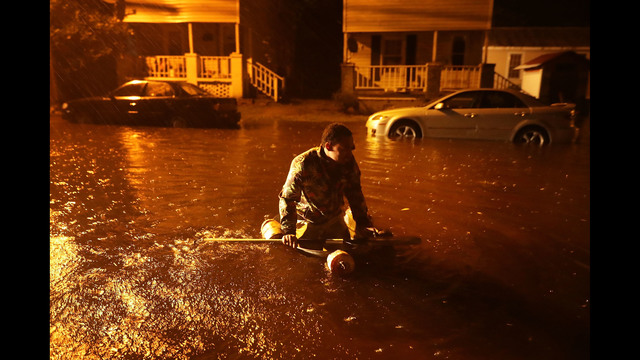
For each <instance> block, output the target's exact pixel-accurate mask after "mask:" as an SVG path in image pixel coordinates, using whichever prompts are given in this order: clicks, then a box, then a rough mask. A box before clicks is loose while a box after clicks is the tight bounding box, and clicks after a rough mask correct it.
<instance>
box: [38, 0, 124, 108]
mask: <svg viewBox="0 0 640 360" xmlns="http://www.w3.org/2000/svg"><path fill="white" fill-rule="evenodd" d="M49 5H50V8H49V11H50V12H49V16H50V19H49V41H50V43H49V46H50V51H49V55H50V59H49V61H50V71H51V72H52V73H51V81H52V82H53V83H52V84H51V89H52V91H57V92H58V93H57V94H52V96H51V97H52V99H51V101H59V100H62V99H65V98H69V97H78V96H87V95H94V94H96V93H103V92H104V91H105V89H108V88H110V87H112V86H113V83H114V82H115V65H114V64H115V58H114V56H116V55H118V54H120V53H122V52H123V51H124V50H125V49H126V46H127V43H128V41H129V37H130V35H131V34H130V30H129V29H128V27H127V25H126V24H124V23H122V22H121V21H118V20H117V19H116V16H115V11H114V10H115V9H114V5H113V4H107V3H105V2H104V1H102V0H50V3H49ZM110 68H112V69H110ZM109 73H111V75H110V74H109ZM52 105H53V104H52Z"/></svg>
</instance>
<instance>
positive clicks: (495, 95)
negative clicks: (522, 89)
mask: <svg viewBox="0 0 640 360" xmlns="http://www.w3.org/2000/svg"><path fill="white" fill-rule="evenodd" d="M480 107H481V108H485V109H487V108H494V109H495V108H521V107H525V106H524V104H523V103H522V101H520V99H518V98H517V97H515V96H513V95H511V94H508V93H503V92H497V91H487V92H485V93H484V95H483V96H482V102H481V104H480Z"/></svg>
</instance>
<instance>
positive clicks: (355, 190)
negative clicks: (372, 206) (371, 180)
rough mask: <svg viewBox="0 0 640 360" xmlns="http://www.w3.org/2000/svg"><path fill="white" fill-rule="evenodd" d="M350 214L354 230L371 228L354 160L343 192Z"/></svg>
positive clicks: (357, 168) (358, 172)
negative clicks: (354, 224) (354, 223)
mask: <svg viewBox="0 0 640 360" xmlns="http://www.w3.org/2000/svg"><path fill="white" fill-rule="evenodd" d="M344 195H345V197H346V198H347V201H348V202H349V207H350V208H351V213H352V214H353V220H355V222H356V229H362V228H368V227H373V223H372V221H371V217H370V216H369V209H368V208H367V203H366V201H365V199H364V194H363V193H362V186H361V184H360V168H359V167H358V164H357V163H356V162H355V160H354V164H353V169H352V171H351V172H350V175H349V178H348V182H347V186H346V187H345V192H344Z"/></svg>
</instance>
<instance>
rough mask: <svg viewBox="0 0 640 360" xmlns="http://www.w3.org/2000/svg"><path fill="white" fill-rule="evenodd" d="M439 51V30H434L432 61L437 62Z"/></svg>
mask: <svg viewBox="0 0 640 360" xmlns="http://www.w3.org/2000/svg"><path fill="white" fill-rule="evenodd" d="M437 53H438V30H435V31H434V32H433V49H432V50H431V62H432V63H435V62H436V61H437Z"/></svg>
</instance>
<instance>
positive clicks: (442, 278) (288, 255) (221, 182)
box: [49, 113, 590, 360]
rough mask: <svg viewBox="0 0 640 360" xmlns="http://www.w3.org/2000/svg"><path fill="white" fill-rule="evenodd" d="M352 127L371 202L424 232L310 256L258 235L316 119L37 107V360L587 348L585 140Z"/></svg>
mask: <svg viewBox="0 0 640 360" xmlns="http://www.w3.org/2000/svg"><path fill="white" fill-rule="evenodd" d="M362 119H365V117H362V116H353V119H352V120H350V121H348V122H346V124H347V126H349V128H350V129H351V130H352V131H353V133H354V140H355V145H356V150H355V152H354V154H355V156H356V159H357V161H358V163H359V166H360V169H361V171H362V187H363V192H364V195H365V197H366V199H367V204H368V206H369V209H370V212H371V215H372V216H373V221H374V223H375V224H376V226H377V227H379V228H388V229H390V230H391V231H392V232H393V233H394V234H395V235H416V236H420V237H421V238H422V244H420V245H413V246H405V247H397V248H395V249H393V251H392V249H385V251H384V253H380V252H378V253H375V254H371V256H366V255H363V256H360V257H356V271H355V272H354V273H353V274H351V275H350V276H349V277H346V278H341V277H338V276H335V275H332V274H331V273H329V271H328V270H327V269H326V266H325V264H324V262H323V261H322V259H318V258H314V257H308V256H304V255H302V254H300V253H298V252H296V251H295V250H293V249H290V248H286V247H285V246H283V245H281V244H264V243H233V242H216V241H212V240H211V239H212V238H241V237H243V238H257V237H260V224H261V223H262V221H263V220H264V219H265V217H267V216H268V217H273V216H275V215H276V214H277V212H278V197H277V196H278V193H279V191H280V189H281V187H282V185H283V183H284V181H285V179H286V176H287V172H288V170H289V165H290V162H291V160H292V159H293V157H294V156H295V155H297V154H299V153H301V152H303V151H305V150H307V149H309V148H310V147H313V146H317V145H318V142H319V140H320V135H321V133H322V130H323V128H324V126H325V125H326V124H328V122H330V121H331V119H327V121H326V122H323V121H292V120H290V119H279V118H277V117H275V118H273V119H270V120H267V119H264V118H259V119H258V118H255V119H254V118H252V117H251V116H247V115H245V113H243V120H242V122H241V124H242V126H241V128H240V129H172V128H153V127H126V126H108V125H88V124H70V123H67V122H65V121H63V120H61V119H59V118H56V117H54V116H52V118H51V122H50V244H49V247H50V358H51V359H193V360H197V359H471V360H476V359H563V360H564V359H587V358H589V327H590V318H589V312H590V303H589V302H590V282H589V277H590V253H589V251H590V250H589V249H590V178H589V169H590V155H589V145H588V144H575V145H552V146H548V147H545V148H541V149H540V148H538V149H528V148H525V147H519V146H514V145H513V144H509V143H502V142H488V141H464V140H456V141H449V140H434V139H423V140H417V141H415V142H408V141H391V140H389V139H385V138H372V137H368V136H367V135H366V133H365V128H364V121H363V120H362Z"/></svg>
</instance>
